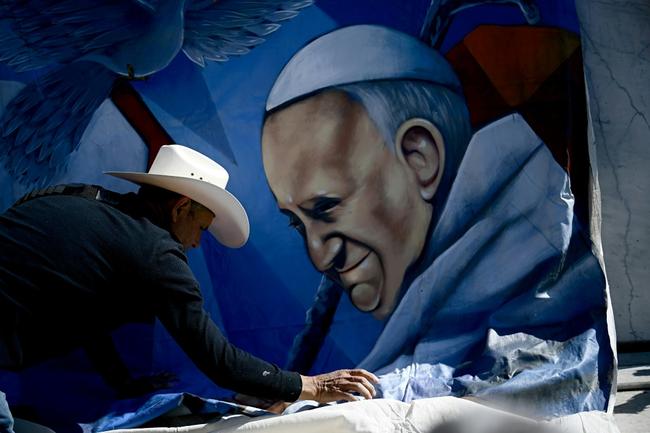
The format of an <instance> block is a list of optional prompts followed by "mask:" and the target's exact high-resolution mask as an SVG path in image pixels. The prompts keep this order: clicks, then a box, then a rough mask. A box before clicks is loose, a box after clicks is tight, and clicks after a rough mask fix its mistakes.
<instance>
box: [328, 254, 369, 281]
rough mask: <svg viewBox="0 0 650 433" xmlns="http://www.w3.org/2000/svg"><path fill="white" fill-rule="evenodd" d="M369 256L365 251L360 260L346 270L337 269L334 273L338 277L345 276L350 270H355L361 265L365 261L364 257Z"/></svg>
mask: <svg viewBox="0 0 650 433" xmlns="http://www.w3.org/2000/svg"><path fill="white" fill-rule="evenodd" d="M369 255H370V251H367V252H366V254H364V255H363V256H361V258H360V259H359V260H357V261H356V262H355V263H352V264H351V265H350V266H348V267H347V268H343V269H337V270H336V272H337V273H338V274H339V275H342V274H345V273H346V272H350V271H351V270H353V269H356V268H357V267H359V266H360V265H361V263H363V261H364V260H366V257H368V256H369Z"/></svg>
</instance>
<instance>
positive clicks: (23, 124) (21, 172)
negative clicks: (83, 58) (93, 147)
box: [0, 62, 116, 187]
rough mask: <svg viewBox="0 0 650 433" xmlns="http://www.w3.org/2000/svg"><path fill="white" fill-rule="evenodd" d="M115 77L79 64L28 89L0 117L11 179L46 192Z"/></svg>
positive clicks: (2, 152)
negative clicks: (40, 188) (42, 187)
mask: <svg viewBox="0 0 650 433" xmlns="http://www.w3.org/2000/svg"><path fill="white" fill-rule="evenodd" d="M115 77H116V76H115V74H114V73H113V72H111V71H109V70H108V69H106V68H104V67H103V66H101V65H98V64H96V63H93V62H75V63H72V64H70V65H64V66H61V67H59V68H55V69H53V70H51V71H49V72H48V73H47V74H45V75H43V76H41V77H39V78H38V79H36V80H34V81H32V82H31V83H29V84H27V85H26V86H25V87H24V88H23V89H22V90H21V91H20V92H19V93H18V94H17V95H16V96H15V97H14V98H13V99H12V100H11V101H10V102H9V104H8V105H7V108H6V110H5V112H4V114H3V115H2V117H0V162H2V163H3V164H4V165H5V167H6V168H7V170H8V171H9V173H10V174H11V175H12V177H13V178H15V179H17V180H18V181H19V182H20V183H22V184H24V185H27V186H31V187H41V186H43V185H45V184H47V183H48V182H49V181H50V180H51V179H52V178H53V177H54V176H55V175H56V174H57V173H58V172H59V171H60V170H62V169H63V168H64V167H65V165H66V163H67V160H68V156H69V155H70V153H72V152H73V151H74V150H76V149H77V148H78V147H79V141H80V140H81V136H82V134H83V132H84V131H85V130H86V127H87V126H88V123H89V122H90V119H91V117H92V115H93V113H95V111H96V110H97V108H98V107H99V106H100V105H101V103H102V102H103V101H104V100H105V99H106V98H107V97H108V95H109V94H110V91H111V88H112V86H113V83H114V81H115ZM80 82H83V83H84V85H83V86H80V85H79V83H80Z"/></svg>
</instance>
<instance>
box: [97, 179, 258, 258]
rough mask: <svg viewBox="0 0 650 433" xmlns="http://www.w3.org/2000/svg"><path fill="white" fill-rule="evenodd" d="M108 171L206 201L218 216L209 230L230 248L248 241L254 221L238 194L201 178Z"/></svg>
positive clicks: (138, 182)
mask: <svg viewBox="0 0 650 433" xmlns="http://www.w3.org/2000/svg"><path fill="white" fill-rule="evenodd" d="M105 173H106V174H109V175H111V176H115V177H118V178H120V179H125V180H128V181H131V182H134V183H137V184H139V185H143V184H145V185H152V186H157V187H159V188H163V189H166V190H169V191H173V192H176V193H178V194H182V195H184V196H186V197H189V198H191V199H192V200H194V201H196V202H197V203H200V204H202V205H203V206H205V207H206V208H208V209H210V211H212V213H214V215H215V217H214V220H213V221H212V224H210V227H209V228H208V231H209V232H210V233H211V234H212V235H213V236H214V237H215V238H217V240H218V241H219V242H221V243H222V244H224V245H225V246H227V247H230V248H239V247H241V246H242V245H244V244H245V243H246V241H247V240H248V235H249V234H250V224H249V222H248V215H246V210H244V207H243V206H242V205H241V203H240V202H239V200H237V198H236V197H235V196H234V195H232V194H231V193H229V192H228V191H226V190H225V189H223V188H221V187H219V186H217V185H214V184H212V183H208V182H204V181H202V180H198V179H192V178H187V177H180V176H168V175H164V174H149V173H138V172H125V171H110V172H105Z"/></svg>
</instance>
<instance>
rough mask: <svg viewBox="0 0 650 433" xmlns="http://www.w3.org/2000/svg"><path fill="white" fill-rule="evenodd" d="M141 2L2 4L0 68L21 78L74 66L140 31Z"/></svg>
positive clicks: (0, 0)
mask: <svg viewBox="0 0 650 433" xmlns="http://www.w3.org/2000/svg"><path fill="white" fill-rule="evenodd" d="M153 13H154V11H153V10H152V9H151V7H150V6H148V3H145V2H143V1H139V0H123V1H111V0H93V1H79V0H29V1H16V0H0V63H4V64H6V65H8V66H9V67H11V68H12V69H13V70H14V71H17V72H23V71H29V70H34V69H38V68H42V67H44V66H48V65H51V64H57V63H58V64H65V63H70V62H73V61H75V60H77V59H79V58H80V57H82V56H84V55H85V54H88V53H91V52H97V51H100V52H101V51H103V50H107V49H110V47H111V46H113V45H115V44H118V43H120V42H122V41H124V40H127V39H129V38H134V37H137V36H138V35H139V34H140V33H141V32H142V31H143V28H142V27H143V26H142V22H143V21H142V20H143V19H146V18H147V17H151V15H152V14H153Z"/></svg>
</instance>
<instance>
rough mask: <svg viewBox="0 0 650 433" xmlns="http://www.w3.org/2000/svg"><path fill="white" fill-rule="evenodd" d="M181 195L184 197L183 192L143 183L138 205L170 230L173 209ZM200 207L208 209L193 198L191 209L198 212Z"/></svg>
mask: <svg viewBox="0 0 650 433" xmlns="http://www.w3.org/2000/svg"><path fill="white" fill-rule="evenodd" d="M181 197H183V195H182V194H179V193H177V192H174V191H169V190H167V189H164V188H159V187H156V186H152V185H142V186H141V187H140V189H139V190H138V194H137V199H138V207H139V208H140V209H141V211H142V212H143V214H144V215H146V216H147V217H148V218H149V219H150V220H151V221H152V222H154V223H155V224H157V225H158V226H160V227H162V228H165V229H167V230H169V228H170V227H171V219H170V217H171V209H172V207H173V206H174V204H176V202H177V201H178V200H180V199H181ZM190 200H191V199H190ZM200 209H206V210H208V209H207V208H206V207H205V206H203V205H202V204H201V203H198V202H196V201H194V200H191V208H190V211H191V212H193V213H196V212H198V211H199V210H200Z"/></svg>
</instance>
